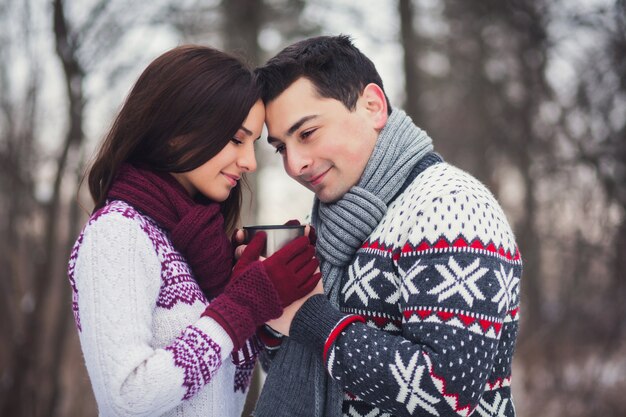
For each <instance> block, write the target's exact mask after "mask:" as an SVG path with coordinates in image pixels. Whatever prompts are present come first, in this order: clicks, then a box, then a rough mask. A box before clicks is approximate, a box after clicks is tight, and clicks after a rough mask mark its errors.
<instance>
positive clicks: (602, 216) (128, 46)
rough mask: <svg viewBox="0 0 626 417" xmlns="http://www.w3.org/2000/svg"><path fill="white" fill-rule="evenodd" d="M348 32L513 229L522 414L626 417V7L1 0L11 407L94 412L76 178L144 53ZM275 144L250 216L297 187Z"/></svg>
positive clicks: (570, 0)
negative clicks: (518, 269) (78, 303)
mask: <svg viewBox="0 0 626 417" xmlns="http://www.w3.org/2000/svg"><path fill="white" fill-rule="evenodd" d="M339 33H345V34H349V35H352V36H353V37H354V39H355V42H356V44H357V46H359V47H360V48H361V49H362V50H363V52H365V53H366V54H368V55H369V56H370V57H371V58H372V59H373V60H374V62H375V63H376V65H377V66H378V68H379V70H380V72H381V73H382V76H383V80H384V81H385V83H386V85H385V87H386V88H387V91H388V92H389V95H390V97H391V100H392V105H396V106H399V107H403V108H405V109H406V110H407V111H408V113H409V114H410V115H411V116H412V117H413V118H414V120H415V121H416V123H417V124H418V125H419V126H421V127H422V128H424V129H426V130H427V131H428V133H429V134H430V136H431V137H433V138H434V141H435V147H436V150H438V151H439V152H440V153H442V154H443V156H444V157H445V158H446V159H447V160H448V161H450V162H452V163H454V164H456V165H458V166H460V167H462V168H464V169H465V170H467V171H469V172H471V173H472V174H474V175H475V176H477V177H478V178H479V179H481V180H482V181H484V182H485V183H486V184H487V185H488V186H489V187H490V189H491V190H492V191H493V192H494V193H495V194H496V196H497V197H498V199H499V200H500V201H501V202H502V204H503V207H504V208H505V211H506V212H507V215H508V217H509V220H510V221H511V223H512V224H513V225H514V228H515V232H516V235H517V238H518V243H519V246H520V248H521V251H522V255H523V258H524V261H525V270H524V276H523V284H522V291H523V307H522V316H521V317H522V318H521V320H522V321H521V336H520V338H519V340H518V345H517V354H516V357H515V364H514V368H513V369H514V371H513V373H514V386H513V388H514V395H515V397H516V403H517V410H518V415H519V416H521V417H530V416H551V417H558V416H569V417H577V416H600V415H601V416H604V417H610V416H616V417H618V416H620V417H622V416H624V415H626V395H624V393H625V392H626V343H625V342H626V1H625V0H587V1H584V0H482V1H463V0H413V1H411V0H393V1H392V0H389V1H359V2H349V1H347V0H346V1H339V0H334V1H333V0H310V1H303V0H228V1H227V0H222V1H220V0H204V1H200V0H178V1H170V0H153V1H150V2H138V1H132V0H49V1H44V0H1V1H0V317H2V318H1V319H0V415H2V416H7V417H8V416H11V417H14V416H17V417H19V416H36V417H39V416H41V417H43V416H50V417H53V416H54V417H65V416H94V415H96V414H97V413H96V409H95V402H94V399H93V394H92V393H91V387H90V384H89V380H88V378H87V375H86V371H85V368H84V363H83V360H82V355H81V352H80V347H79V345H78V338H77V333H76V330H75V326H74V322H73V318H72V314H71V307H70V306H71V299H70V287H69V285H68V282H67V277H66V266H67V259H68V255H69V251H70V247H71V245H72V244H73V242H74V240H75V238H76V236H77V235H78V232H79V230H80V228H81V227H82V225H83V223H84V222H85V220H86V213H87V211H89V209H90V205H89V198H88V197H87V196H86V195H84V193H83V194H82V197H81V199H80V204H79V201H77V198H76V195H77V192H78V184H79V181H80V178H81V176H82V173H83V171H84V169H85V167H86V166H87V164H88V163H89V160H90V157H91V156H92V154H93V151H94V148H95V146H96V145H97V143H98V141H99V139H100V138H101V136H102V134H103V133H104V130H105V129H106V128H107V127H108V125H109V123H110V122H111V121H112V118H113V116H114V114H115V111H116V110H117V109H118V108H119V106H120V104H121V103H122V100H123V98H124V97H125V95H126V93H127V91H128V90H129V89H130V87H131V85H132V83H133V82H134V80H135V79H136V77H137V76H138V74H139V72H140V71H141V70H142V69H143V68H144V67H145V65H147V63H148V62H150V61H151V60H152V59H153V58H155V57H156V56H157V55H159V54H160V53H162V52H164V51H165V50H166V49H169V48H170V47H173V46H175V45H177V44H180V43H186V42H194V43H201V44H210V45H213V46H216V47H218V48H223V49H226V50H229V51H236V52H239V53H241V54H243V55H245V56H246V57H247V58H248V60H249V62H250V63H251V64H252V65H256V64H259V63H263V62H264V61H265V60H266V59H268V58H269V57H270V56H272V55H273V54H274V53H275V52H277V51H278V50H280V49H282V47H284V46H286V45H287V44H288V43H291V42H292V41H295V40H297V39H301V38H303V37H306V36H311V35H315V34H339ZM265 148H268V147H267V146H264V144H261V143H260V144H259V148H258V149H259V150H260V152H259V159H260V161H259V162H260V165H261V166H262V167H263V169H262V170H261V171H260V172H259V173H258V174H257V175H255V176H253V177H252V180H251V183H252V188H253V189H254V190H256V193H257V194H256V195H257V196H258V197H257V198H256V199H255V200H253V201H252V202H251V203H250V208H249V210H248V212H247V214H246V221H248V222H254V221H258V220H259V219H269V217H263V216H264V214H263V213H266V212H267V211H268V210H269V209H268V208H270V209H271V208H272V207H274V206H272V204H275V203H276V202H277V201H281V200H280V199H279V198H278V197H276V192H275V191H276V190H277V189H283V188H284V189H291V188H289V187H291V185H288V184H287V182H285V180H284V178H285V177H284V176H283V174H282V168H281V167H280V158H279V157H276V156H274V155H272V154H271V152H269V151H265ZM285 187H286V188H285ZM295 187H297V185H296V186H295ZM293 192H295V191H293ZM283 194H285V193H283ZM287 194H288V195H289V200H288V201H289V203H287V204H283V205H282V207H283V208H284V207H288V208H289V207H291V206H293V205H294V204H296V203H294V202H300V205H301V206H302V207H304V208H302V210H304V211H305V210H307V209H308V205H309V204H310V197H311V196H310V195H308V194H300V195H298V196H295V194H292V191H290V192H289V193H287ZM81 205H82V206H81ZM296 205H297V204H296ZM270 211H273V212H275V211H276V210H275V209H274V210H270ZM279 213H280V214H281V217H280V218H279V219H275V220H280V219H285V218H290V216H289V215H285V214H284V211H283V212H280V211H279ZM255 215H256V218H255ZM265 216H267V215H265ZM272 220H274V219H272Z"/></svg>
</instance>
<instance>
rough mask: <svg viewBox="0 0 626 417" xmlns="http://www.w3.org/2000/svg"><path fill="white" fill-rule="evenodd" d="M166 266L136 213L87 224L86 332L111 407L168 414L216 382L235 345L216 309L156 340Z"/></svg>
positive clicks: (107, 410) (82, 307)
mask: <svg viewBox="0 0 626 417" xmlns="http://www.w3.org/2000/svg"><path fill="white" fill-rule="evenodd" d="M160 272H161V264H160V262H159V259H158V257H157V254H156V252H155V248H154V246H153V244H152V241H151V240H150V238H149V236H148V235H147V233H146V232H145V231H144V230H143V229H142V228H141V226H140V225H139V224H138V223H137V222H136V221H134V220H132V219H129V218H125V217H123V216H122V215H121V214H111V215H107V216H102V217H101V218H99V219H98V220H96V221H94V222H92V223H91V224H90V225H89V226H87V227H86V229H85V232H84V235H83V238H82V244H81V245H80V248H79V250H78V255H77V259H76V264H75V285H76V291H77V294H78V311H79V312H80V323H81V326H80V332H79V335H80V339H81V345H82V348H83V354H84V357H85V362H86V366H87V370H88V372H89V376H90V379H91V382H92V385H93V388H94V393H95V396H96V400H97V402H98V407H99V409H100V411H101V412H102V413H104V414H107V415H133V416H153V415H160V414H162V413H164V412H166V411H168V410H170V409H172V408H174V407H176V406H177V405H179V404H180V403H181V402H182V401H185V400H187V399H188V398H190V397H192V396H193V395H194V394H195V393H197V392H198V391H199V390H200V389H201V388H202V387H203V386H204V385H206V384H210V383H211V379H212V377H213V376H214V375H215V373H216V372H217V371H218V370H219V369H220V367H221V364H222V362H223V361H224V360H225V359H226V358H227V357H228V356H229V355H230V353H231V350H232V347H233V345H232V341H231V340H230V338H229V337H228V335H227V333H226V332H225V331H224V329H223V328H222V327H220V326H219V325H218V324H217V323H216V322H215V321H213V320H212V319H210V318H208V317H202V318H198V320H197V321H195V322H194V323H190V324H189V325H188V326H187V327H186V328H185V329H184V330H183V331H182V332H181V334H180V335H179V336H178V337H177V338H176V339H175V340H173V341H171V343H170V344H169V345H167V346H164V347H162V348H155V347H154V339H155V335H154V330H153V323H152V317H153V312H154V309H155V308H156V301H157V299H158V295H159V289H160V285H161V279H160ZM198 316H199V315H198Z"/></svg>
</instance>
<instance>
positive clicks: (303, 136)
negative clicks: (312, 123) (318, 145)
mask: <svg viewBox="0 0 626 417" xmlns="http://www.w3.org/2000/svg"><path fill="white" fill-rule="evenodd" d="M315 130H316V129H311V130H305V131H304V132H302V133H301V134H300V137H301V138H302V139H306V138H308V137H309V136H311V135H312V134H313V132H315Z"/></svg>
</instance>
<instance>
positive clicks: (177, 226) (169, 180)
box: [107, 164, 233, 299]
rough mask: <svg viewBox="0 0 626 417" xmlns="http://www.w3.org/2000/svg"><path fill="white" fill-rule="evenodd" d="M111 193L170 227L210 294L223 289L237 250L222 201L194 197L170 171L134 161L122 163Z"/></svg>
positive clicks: (217, 293) (110, 195) (163, 225)
mask: <svg viewBox="0 0 626 417" xmlns="http://www.w3.org/2000/svg"><path fill="white" fill-rule="evenodd" d="M107 198H108V199H109V200H123V201H125V202H127V203H128V204H130V205H132V206H133V207H135V208H136V209H137V210H139V211H141V212H142V213H144V214H146V215H148V216H150V217H151V218H152V219H153V220H154V221H155V222H157V223H158V224H159V226H161V228H163V229H164V230H165V231H166V232H168V233H169V236H170V239H171V240H172V243H173V244H174V247H175V248H176V249H177V250H178V251H179V252H180V253H181V254H182V255H183V256H184V257H185V259H186V260H187V262H188V263H189V265H190V266H191V270H192V271H193V273H194V276H195V278H196V281H197V282H198V284H199V285H200V288H202V291H203V292H204V294H205V295H206V296H207V298H208V299H212V298H214V297H215V296H217V295H219V294H220V293H221V292H222V290H223V289H224V287H225V286H226V283H227V282H228V279H229V277H230V273H231V270H232V267H233V253H232V246H231V244H230V241H229V239H228V237H227V236H226V231H225V229H224V218H223V216H222V213H221V211H220V205H219V204H218V203H216V202H213V201H210V200H208V199H206V198H204V197H203V196H201V197H200V198H196V199H193V198H192V197H191V196H189V194H188V193H187V191H186V190H185V189H184V188H183V186H182V185H181V184H180V183H179V182H178V181H177V180H176V179H175V178H174V177H173V176H172V175H170V174H169V173H166V172H165V173H159V172H153V171H148V170H144V169H140V168H137V167H134V166H132V165H129V164H124V165H123V166H122V167H121V169H120V172H119V173H118V175H117V177H116V178H115V181H114V182H113V185H112V186H111V189H110V190H109V193H108V195H107Z"/></svg>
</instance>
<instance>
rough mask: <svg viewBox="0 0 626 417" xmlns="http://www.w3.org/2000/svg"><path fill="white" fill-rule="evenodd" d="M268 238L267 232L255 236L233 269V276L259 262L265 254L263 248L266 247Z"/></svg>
mask: <svg viewBox="0 0 626 417" xmlns="http://www.w3.org/2000/svg"><path fill="white" fill-rule="evenodd" d="M266 238H267V235H266V234H265V232H259V233H256V234H255V235H254V237H253V238H252V240H250V242H249V243H248V245H247V246H246V248H245V249H244V251H243V253H242V254H241V256H240V257H239V260H238V261H237V263H236V264H235V266H234V267H233V273H232V274H233V275H236V274H238V273H240V272H241V271H243V270H244V269H246V268H247V267H248V265H250V264H251V263H253V262H255V261H258V260H259V257H260V256H261V252H263V248H264V247H265V239H266Z"/></svg>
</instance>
